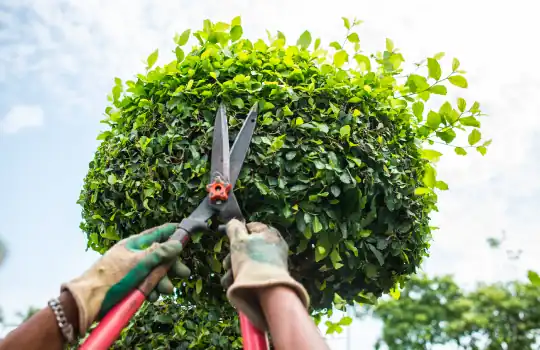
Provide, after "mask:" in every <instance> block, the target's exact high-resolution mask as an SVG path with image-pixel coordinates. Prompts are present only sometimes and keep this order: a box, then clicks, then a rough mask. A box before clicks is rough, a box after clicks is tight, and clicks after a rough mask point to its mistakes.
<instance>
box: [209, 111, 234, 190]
mask: <svg viewBox="0 0 540 350" xmlns="http://www.w3.org/2000/svg"><path fill="white" fill-rule="evenodd" d="M211 162H212V165H211V169H210V170H211V174H212V177H216V176H221V177H222V180H224V181H229V176H230V161H229V128H228V125H227V113H226V110H225V105H223V103H221V104H220V105H219V109H218V111H217V114H216V121H215V123H214V139H213V141H212V160H211ZM212 180H213V179H212ZM212 180H211V181H212Z"/></svg>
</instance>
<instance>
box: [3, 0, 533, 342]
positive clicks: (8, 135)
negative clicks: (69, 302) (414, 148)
mask: <svg viewBox="0 0 540 350" xmlns="http://www.w3.org/2000/svg"><path fill="white" fill-rule="evenodd" d="M536 13H538V5H536V4H535V2H534V1H532V0H530V1H526V0H514V1H511V2H509V1H498V0H495V1H484V0H475V1H465V0H454V1H442V0H440V1H423V0H409V1H400V0H381V1H367V0H333V1H331V2H329V1H320V0H311V1H307V0H297V1H285V0H274V1H264V0H251V1H248V0H229V1H217V0H201V1H198V2H195V1H187V0H181V1H172V0H162V1H159V2H156V1H151V0H116V1H101V0H88V1H76V0H2V2H1V3H0V237H1V238H2V239H3V240H4V241H5V243H6V245H7V246H8V248H9V252H8V256H7V258H6V261H5V263H4V265H3V266H2V267H1V268H0V305H1V306H2V308H3V309H4V313H5V314H7V315H8V316H9V315H13V314H14V313H15V312H16V311H18V310H25V309H27V308H28V307H29V306H43V305H45V304H46V301H47V300H48V299H49V298H50V297H52V296H56V295H57V294H58V292H59V286H60V284H61V283H62V282H65V281H67V280H69V279H71V278H73V277H76V276H77V275H78V274H80V273H82V272H83V271H84V270H85V269H86V268H88V267H89V266H90V265H91V263H92V262H93V261H95V259H96V258H97V255H96V254H95V253H92V252H85V248H86V240H85V236H84V235H83V233H82V232H81V230H80V229H79V223H80V220H81V216H80V207H79V206H78V205H77V204H76V201H77V198H78V195H79V192H80V189H81V187H82V181H83V178H84V176H85V174H86V172H87V170H88V163H89V161H90V160H91V159H92V157H93V153H94V151H95V150H96V147H97V145H98V141H96V140H95V138H96V136H97V134H98V133H99V131H100V130H103V128H104V126H103V124H100V123H99V120H100V119H101V118H102V115H103V110H104V109H105V107H106V106H107V100H106V95H107V94H108V93H109V92H110V89H111V87H112V85H113V79H114V77H115V76H118V77H120V78H122V79H126V78H130V77H132V76H133V75H135V74H136V73H139V72H142V71H143V69H144V64H143V63H142V61H143V60H144V59H145V58H146V57H147V56H148V54H149V53H150V52H152V51H153V50H155V49H156V48H159V49H160V58H159V60H158V64H159V63H164V62H168V61H167V60H168V58H170V57H172V53H171V50H172V49H173V42H172V37H173V36H174V34H175V33H177V32H178V33H180V32H182V31H183V30H185V29H188V28H195V29H196V28H200V27H201V26H202V21H203V20H204V19H206V18H209V19H211V20H213V21H226V22H228V21H230V20H231V19H232V18H233V17H235V16H238V15H241V16H242V22H243V27H244V33H245V36H247V37H249V38H258V37H264V38H265V37H266V33H265V30H266V29H268V30H270V31H272V32H275V31H277V30H280V31H282V32H284V33H285V35H287V37H288V38H289V40H291V39H292V40H293V41H295V40H296V38H298V36H299V35H300V34H301V33H302V32H303V31H304V30H306V29H308V30H310V31H311V32H312V34H313V36H314V37H321V38H322V39H323V45H324V44H326V45H327V44H328V43H329V42H331V41H333V40H335V39H341V38H342V37H343V35H344V33H343V27H342V20H341V17H342V16H348V17H355V16H356V17H357V18H359V19H362V20H363V21H364V24H362V26H361V27H360V28H359V30H358V33H359V36H360V39H361V45H362V47H363V48H364V50H365V51H367V52H374V51H377V50H383V49H384V45H385V39H386V38H391V39H392V40H393V41H394V43H395V45H396V47H399V48H400V49H401V51H402V52H403V54H404V56H405V58H406V60H407V61H408V62H417V61H419V60H421V59H423V58H425V57H427V56H432V55H434V54H435V53H437V52H440V51H444V52H446V56H445V59H444V60H443V62H444V63H443V68H444V67H449V66H450V60H451V58H452V57H457V58H459V60H460V61H461V67H462V68H463V69H465V70H466V71H467V72H468V73H467V78H468V81H469V89H467V90H459V91H455V90H452V91H451V92H450V94H449V97H451V98H456V97H458V96H462V97H465V98H466V99H467V100H471V101H473V100H478V101H480V102H481V106H482V109H483V111H484V112H485V113H487V114H489V116H488V117H485V118H484V119H483V120H482V132H483V134H484V135H486V137H487V138H491V139H493V143H492V145H491V146H490V148H489V150H488V153H487V155H486V156H484V157H482V156H480V155H479V154H476V153H475V152H473V154H471V155H470V156H468V157H460V156H457V155H455V154H453V152H452V150H451V149H448V148H446V149H444V153H445V156H444V157H443V158H442V159H441V161H440V162H439V164H438V167H437V170H438V173H439V176H440V178H442V179H444V180H445V181H446V182H447V183H448V184H449V186H450V190H449V191H446V192H444V193H442V194H440V196H439V213H437V214H436V215H434V216H433V224H434V225H435V226H438V227H440V229H439V230H438V231H435V233H434V241H433V244H432V247H431V251H430V253H431V256H430V257H429V258H428V259H427V260H426V263H425V265H424V266H423V270H424V271H425V272H427V273H429V274H445V273H451V274H454V275H455V276H456V279H457V280H458V281H459V282H460V283H461V284H462V285H463V286H465V287H467V288H472V286H474V284H475V283H477V282H479V281H485V282H493V281H500V280H509V279H524V278H525V276H526V270H527V268H537V269H539V268H538V266H539V265H540V258H537V256H539V255H538V253H539V252H540V238H539V234H538V231H539V229H538V226H539V225H538V223H539V220H540V219H537V217H536V215H535V214H537V213H540V196H539V195H540V182H539V181H537V180H538V178H540V164H539V162H538V155H539V154H540V138H539V137H538V136H540V118H539V116H540V70H538V69H536V65H535V62H536V60H537V58H538V57H540V48H539V46H538V45H537V44H536V40H534V36H535V34H534V33H540V22H539V21H538V20H537V18H536ZM503 230H504V231H505V232H506V237H507V240H506V242H505V244H506V246H507V247H509V248H510V249H520V248H521V249H523V250H524V252H523V254H522V256H521V259H520V261H519V263H513V264H510V263H508V261H507V260H506V259H505V253H504V251H493V250H491V249H489V248H488V246H487V244H486V239H487V238H488V237H493V236H499V235H500V234H501V232H502V231H503ZM350 334H351V337H350V342H351V344H352V345H351V346H352V347H351V349H370V348H372V344H373V342H374V341H375V340H376V338H377V337H378V336H379V334H380V325H379V324H378V322H377V321H373V320H368V321H362V322H360V321H355V322H354V323H353V325H352V326H351V327H350ZM329 343H330V344H331V346H332V349H335V350H345V349H346V340H345V339H344V338H343V337H341V338H338V339H330V340H329Z"/></svg>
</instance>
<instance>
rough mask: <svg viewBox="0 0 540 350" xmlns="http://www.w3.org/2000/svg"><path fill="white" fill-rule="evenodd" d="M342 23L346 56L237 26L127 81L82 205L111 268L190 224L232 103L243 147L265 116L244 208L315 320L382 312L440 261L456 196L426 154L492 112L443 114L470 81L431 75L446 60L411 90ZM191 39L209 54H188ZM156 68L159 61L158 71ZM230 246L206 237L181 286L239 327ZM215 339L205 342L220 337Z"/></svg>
mask: <svg viewBox="0 0 540 350" xmlns="http://www.w3.org/2000/svg"><path fill="white" fill-rule="evenodd" d="M343 21H344V25H345V27H346V29H347V32H346V34H345V36H344V38H345V39H344V41H343V43H341V44H340V43H337V42H332V43H330V44H329V46H330V47H331V49H324V48H322V47H321V40H320V39H315V41H313V38H312V36H311V34H310V33H309V32H307V31H306V32H304V33H302V35H301V36H300V37H299V38H298V40H297V41H296V45H291V44H289V45H287V44H286V43H287V39H286V37H285V35H284V34H283V33H281V32H278V33H277V35H276V36H272V35H270V34H269V35H268V38H267V39H258V40H248V39H245V38H242V35H243V30H242V27H241V20H240V18H239V17H236V18H235V19H233V21H232V23H230V24H228V23H223V22H218V23H212V22H211V21H209V20H205V21H204V25H203V29H202V30H199V31H190V30H186V31H185V32H184V33H183V34H181V35H177V36H176V37H175V43H176V44H177V45H178V46H177V47H176V48H175V50H174V52H175V54H176V58H177V59H176V60H175V61H172V62H170V63H168V64H165V65H164V66H161V67H155V68H153V69H151V70H150V69H149V70H148V71H147V72H146V74H138V75H137V78H136V79H135V80H129V81H126V82H125V83H123V82H122V81H120V79H118V78H117V79H115V86H114V88H113V93H112V94H111V96H110V101H111V106H110V107H107V109H106V111H105V112H106V115H107V117H106V119H104V120H103V123H104V124H106V125H108V126H109V127H110V129H109V130H106V131H104V132H103V133H102V134H100V135H99V136H98V139H99V140H103V142H102V143H101V145H100V146H99V147H98V150H97V151H96V153H95V157H94V159H93V160H92V162H91V163H90V167H89V168H90V169H89V171H88V174H87V176H86V178H85V181H84V188H83V190H82V192H81V195H80V199H79V203H80V204H81V205H82V208H83V212H82V214H83V222H82V224H81V228H82V230H83V231H84V232H85V233H86V234H87V235H88V240H89V243H88V245H89V247H90V248H92V249H94V250H96V251H98V252H100V253H103V252H105V251H106V250H107V249H108V248H109V247H110V246H111V245H113V244H114V243H115V242H116V241H118V240H119V239H121V238H123V237H127V236H129V235H132V234H135V233H138V232H140V231H142V230H143V229H146V228H149V227H152V226H155V225H159V224H162V223H164V222H178V221H180V220H181V219H182V218H183V217H185V216H186V215H188V213H190V212H191V211H192V210H193V209H194V208H195V206H196V205H198V203H199V202H200V201H201V199H202V198H203V197H204V196H205V195H206V192H205V184H206V183H207V182H208V177H209V174H208V173H209V158H208V156H209V154H210V146H211V136H212V129H211V127H212V124H213V118H214V116H215V112H216V109H217V107H218V105H219V103H220V102H221V101H223V102H224V103H225V104H226V106H227V109H228V114H229V115H228V117H229V125H230V131H231V133H232V134H233V135H232V137H234V136H235V135H234V134H235V133H236V132H238V130H239V128H240V125H241V122H242V120H241V118H243V117H244V116H245V115H246V114H247V112H248V110H249V108H250V107H251V106H252V105H253V104H255V103H257V104H258V107H259V121H258V128H257V129H256V131H255V135H254V138H253V142H252V146H251V152H250V153H249V154H248V156H247V159H246V163H245V165H244V168H243V171H242V173H241V174H240V176H239V182H238V184H237V186H236V190H235V193H236V197H237V198H238V200H239V202H240V203H241V206H242V209H243V211H244V213H245V215H246V218H247V219H248V220H249V221H254V220H258V221H263V222H266V223H268V224H271V225H274V226H275V227H277V228H278V229H279V230H280V231H281V232H282V233H283V235H284V237H285V239H286V240H287V242H288V243H289V245H290V247H291V252H290V253H291V255H290V265H291V273H292V274H293V276H294V277H295V278H297V279H298V280H299V281H300V282H301V283H303V284H304V285H305V286H306V288H307V290H308V292H309V293H310V296H311V298H312V306H313V310H314V313H316V315H317V316H316V319H317V320H318V319H320V316H321V315H322V314H324V313H326V312H327V311H325V310H327V309H328V308H330V307H332V304H333V301H334V300H335V298H336V295H337V296H338V297H340V298H342V299H341V300H343V301H344V303H347V302H348V303H350V302H353V301H357V302H370V303H373V302H374V301H375V300H376V298H377V297H378V296H380V295H381V294H383V293H386V292H388V291H390V290H391V289H392V288H394V286H395V285H396V284H398V283H401V282H403V281H404V280H405V279H406V278H407V276H408V275H410V274H412V273H414V272H415V271H416V268H417V266H419V265H420V263H421V261H422V259H423V257H424V256H425V255H426V254H427V250H428V248H429V241H430V238H431V228H430V227H429V214H430V212H431V211H432V210H434V209H436V201H437V195H436V193H435V191H436V190H437V189H439V190H445V189H447V188H448V186H447V185H446V184H445V183H444V182H442V181H440V180H438V179H437V178H436V171H435V164H434V163H435V162H436V161H437V160H438V159H439V158H440V154H439V153H438V152H435V151H433V150H431V151H430V150H426V149H423V148H422V147H421V146H420V145H421V144H423V143H425V142H429V143H434V142H442V143H445V144H449V145H452V142H453V140H454V138H455V137H456V135H457V134H458V133H459V132H462V131H469V130H476V128H475V127H473V126H469V125H466V124H465V123H463V122H461V120H462V118H478V117H479V116H481V112H480V109H479V104H478V102H474V103H473V104H470V105H471V108H469V109H463V103H464V102H463V101H464V100H462V99H461V100H458V106H457V107H454V105H452V104H451V103H450V101H447V102H445V103H444V104H442V105H441V106H440V108H439V109H438V110H437V109H436V108H435V109H433V110H431V109H430V108H434V103H432V101H430V103H429V104H427V102H428V100H430V96H431V95H432V94H439V95H441V94H443V95H444V94H446V91H447V87H446V85H448V86H449V88H450V87H451V84H449V83H452V84H454V85H458V86H460V85H461V86H462V85H463V83H462V82H460V81H461V78H459V79H456V78H455V77H457V75H458V74H463V72H460V71H457V68H455V69H452V71H450V72H445V70H444V69H443V68H441V67H440V65H439V64H438V62H434V61H433V60H435V61H437V60H438V59H440V57H442V56H441V54H438V55H436V56H434V58H433V59H431V60H429V62H430V63H428V67H427V68H428V69H426V65H425V64H423V63H422V64H419V65H418V66H419V68H421V69H419V70H415V73H412V74H408V73H407V72H404V71H403V69H402V68H401V66H402V63H403V62H404V60H405V59H404V56H403V55H402V54H401V53H400V52H399V51H398V50H397V49H396V48H395V46H394V43H393V42H392V41H391V40H390V39H387V40H386V50H385V51H383V52H377V53H376V54H368V53H364V52H363V51H362V50H361V48H360V43H359V42H360V41H359V38H358V34H357V33H356V32H354V29H355V28H356V27H357V26H358V25H359V24H360V21H357V20H354V21H351V20H348V19H343ZM190 36H193V37H194V38H195V39H197V41H198V45H196V46H194V47H192V49H191V50H190V51H189V53H185V52H184V49H183V48H182V45H184V44H186V43H187V41H188V40H189V37H190ZM292 42H294V41H292ZM289 43H291V40H289ZM186 51H187V50H186ZM157 56H158V53H157V51H155V52H154V53H152V54H151V55H150V56H149V57H148V59H147V66H148V67H153V65H154V63H155V62H156V60H157ZM353 58H354V59H353ZM454 66H455V64H454ZM458 66H459V65H458ZM424 71H425V74H426V75H425V76H424V75H422V72H424ZM443 73H444V74H443ZM403 76H405V77H406V78H401V77H403ZM441 77H442V78H441ZM450 78H452V80H450ZM445 84H446V85H445ZM460 101H461V102H460ZM460 106H461V107H460ZM455 108H462V109H463V110H460V111H458V110H456V109H455ZM425 116H426V117H425ZM473 138H474V140H476V138H478V134H476V133H475V134H474V137H473ZM475 144H477V142H475ZM483 145H484V147H485V146H487V145H485V144H483ZM453 146H454V147H455V145H453ZM470 147H472V146H470ZM460 149H464V148H463V147H462V148H460ZM226 245H227V243H226V242H225V241H224V240H223V237H221V236H219V235H218V234H217V233H216V234H205V235H202V234H195V235H194V236H193V237H192V240H191V242H190V245H189V246H188V247H187V248H186V252H185V254H184V257H185V259H186V263H187V264H188V265H189V266H190V267H191V268H192V271H193V276H192V277H191V279H190V280H188V281H185V282H184V283H182V284H180V285H178V291H179V296H178V298H177V302H178V303H182V304H186V303H187V304H191V305H198V306H197V307H204V308H205V310H210V311H212V310H214V309H216V310H219V309H221V310H222V312H221V314H222V315H228V316H227V317H229V316H230V314H227V312H229V313H230V309H228V306H224V305H226V302H225V299H224V293H223V290H222V288H221V287H220V285H219V274H220V273H221V272H222V268H221V260H222V259H223V258H224V256H225V254H226V251H227V249H226ZM224 308H225V309H227V310H228V311H227V310H225V309H224ZM148 320H149V322H154V321H152V319H151V318H149V319H148ZM174 322H180V319H175V320H174ZM141 327H142V328H140V329H143V330H149V328H144V327H147V326H144V327H143V326H142V325H141ZM148 327H149V326H148ZM216 327H218V326H217V325H216V326H214V328H213V329H212V330H210V331H209V332H207V333H205V334H203V333H197V334H198V335H197V336H198V337H199V336H200V337H210V335H211V334H214V333H216V332H217V333H219V332H221V331H220V330H219V329H216ZM198 332H199V331H198ZM201 332H202V331H201ZM140 336H141V337H142V335H140ZM205 339H206V338H205ZM204 341H205V342H207V341H208V340H207V339H206V340H204ZM194 346H195V347H196V348H199V346H198V345H194ZM201 348H202V347H201Z"/></svg>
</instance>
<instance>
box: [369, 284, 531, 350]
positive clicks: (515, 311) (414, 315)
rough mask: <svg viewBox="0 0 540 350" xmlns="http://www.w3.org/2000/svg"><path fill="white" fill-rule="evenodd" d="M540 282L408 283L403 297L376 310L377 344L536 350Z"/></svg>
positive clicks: (409, 349)
mask: <svg viewBox="0 0 540 350" xmlns="http://www.w3.org/2000/svg"><path fill="white" fill-rule="evenodd" d="M539 298H540V286H537V285H533V284H532V283H521V282H509V283H497V284H479V285H478V286H477V287H476V288H475V289H474V290H472V291H466V290H463V289H462V288H460V287H459V286H458V285H457V284H456V283H455V282H454V280H453V278H452V277H451V276H441V277H435V278H428V277H425V276H424V277H418V278H413V279H412V280H411V281H409V282H407V285H406V287H405V289H404V290H403V292H402V293H401V297H400V298H399V300H386V301H381V302H380V303H379V304H378V305H377V306H376V307H374V308H373V309H372V311H373V315H374V316H375V317H377V318H379V319H381V320H382V321H383V335H382V338H381V339H380V340H379V342H378V344H377V349H378V348H380V346H381V345H382V344H384V345H386V346H387V347H388V348H389V349H390V350H392V349H399V350H413V349H418V350H425V349H432V348H434V346H436V345H448V344H452V345H456V346H458V347H459V348H460V349H467V350H480V349H485V350H492V349H493V350H495V349H508V350H520V349H533V348H537V347H538V346H539V345H540V344H539V343H538V336H539V335H540V309H539V308H538V300H539Z"/></svg>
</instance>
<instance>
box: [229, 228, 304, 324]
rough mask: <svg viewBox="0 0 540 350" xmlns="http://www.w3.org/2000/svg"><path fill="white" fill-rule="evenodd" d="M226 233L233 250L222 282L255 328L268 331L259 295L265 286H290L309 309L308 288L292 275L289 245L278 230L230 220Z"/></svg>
mask: <svg viewBox="0 0 540 350" xmlns="http://www.w3.org/2000/svg"><path fill="white" fill-rule="evenodd" d="M250 233H251V234H250ZM227 236H228V237H229V240H230V246H231V252H230V254H229V255H228V256H227V257H226V259H225V262H224V267H225V270H226V271H227V272H226V274H225V275H224V276H223V278H222V279H221V284H222V285H223V286H224V287H225V289H226V290H227V298H228V299H229V301H230V302H231V304H232V305H233V306H234V307H236V308H237V309H238V310H239V311H241V312H242V313H243V314H244V315H246V316H247V317H248V318H249V319H250V321H251V322H252V323H253V325H254V326H255V327H257V328H259V329H260V330H262V331H267V330H268V324H267V322H266V318H265V316H264V312H263V310H262V308H261V305H260V303H259V297H258V291H259V290H260V289H263V288H265V287H269V286H277V285H282V286H287V287H290V288H292V289H293V290H294V291H295V292H296V294H298V297H299V298H300V300H301V301H302V303H303V304H304V305H305V306H306V308H307V307H308V306H309V296H308V294H307V291H306V289H305V288H304V287H303V286H302V285H301V284H300V283H299V282H297V281H296V280H295V279H294V278H292V277H291V275H290V274H289V270H288V267H287V255H288V251H289V247H288V245H287V243H286V242H285V240H284V239H283V237H281V234H280V233H279V231H278V230H276V229H275V228H273V227H268V226H266V225H265V224H262V223H260V222H252V223H249V224H247V225H244V224H243V223H242V222H240V221H238V220H231V221H229V223H228V224H227Z"/></svg>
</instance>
